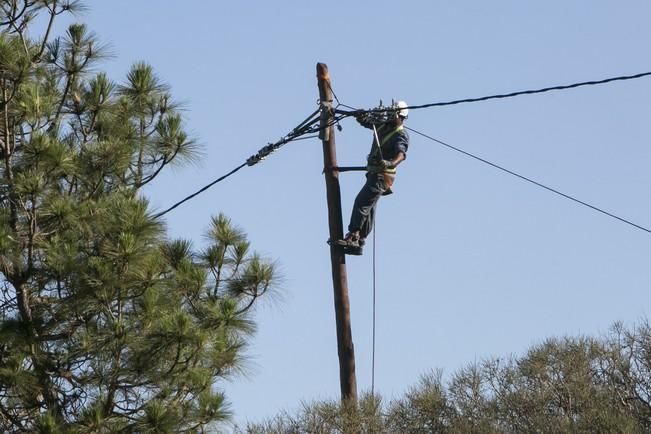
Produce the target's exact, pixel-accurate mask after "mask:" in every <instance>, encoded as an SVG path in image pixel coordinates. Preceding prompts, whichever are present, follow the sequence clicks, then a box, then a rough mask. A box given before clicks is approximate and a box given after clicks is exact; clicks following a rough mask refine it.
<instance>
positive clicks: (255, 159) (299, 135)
mask: <svg viewBox="0 0 651 434" xmlns="http://www.w3.org/2000/svg"><path fill="white" fill-rule="evenodd" d="M319 112H320V110H316V111H315V112H314V113H312V114H311V115H310V116H308V117H307V118H306V119H305V120H304V121H303V122H301V123H300V124H298V126H296V127H295V128H294V129H293V130H292V131H291V132H289V133H288V134H287V135H285V136H284V137H282V138H281V139H280V140H278V141H277V142H275V143H269V144H268V145H267V146H264V147H263V148H261V149H260V150H258V152H257V153H256V154H254V155H252V156H250V157H249V158H248V159H247V160H246V161H245V162H244V163H242V164H240V165H239V166H237V167H236V168H234V169H233V170H231V171H230V172H228V173H227V174H225V175H223V176H220V177H219V178H217V179H215V180H214V181H212V182H210V183H208V184H206V185H205V186H203V187H201V188H200V189H199V190H197V191H195V192H194V193H192V194H190V195H188V196H186V197H184V198H183V199H181V200H179V201H178V202H176V203H174V205H172V206H170V207H169V208H167V209H165V210H164V211H161V212H159V213H158V214H156V215H155V216H154V218H155V219H157V218H160V217H162V216H164V215H165V214H167V213H168V212H170V211H172V210H174V209H176V208H178V207H179V206H181V205H182V204H184V203H185V202H187V201H189V200H191V199H193V198H195V197H197V196H198V195H200V194H201V193H203V192H204V191H206V190H208V189H209V188H210V187H212V186H213V185H215V184H217V183H219V182H221V181H223V180H225V179H226V178H228V177H229V176H231V175H233V174H235V173H236V172H238V171H239V170H241V169H243V168H244V167H245V166H253V165H255V164H257V163H259V162H260V161H262V160H264V159H265V158H266V157H268V156H269V155H270V154H271V153H273V152H275V151H276V150H278V149H279V148H280V147H281V146H283V145H285V144H287V143H289V142H293V141H297V140H306V139H311V138H314V137H316V136H315V135H311V134H312V133H318V132H319V131H321V130H322V129H325V128H330V127H331V126H332V125H334V124H336V123H337V122H339V120H341V119H342V118H343V117H344V116H342V115H340V116H338V117H335V118H334V119H333V120H332V121H331V122H328V123H327V124H326V125H325V126H323V127H319V126H315V124H316V123H317V122H319V117H318V116H317V115H318V114H319Z"/></svg>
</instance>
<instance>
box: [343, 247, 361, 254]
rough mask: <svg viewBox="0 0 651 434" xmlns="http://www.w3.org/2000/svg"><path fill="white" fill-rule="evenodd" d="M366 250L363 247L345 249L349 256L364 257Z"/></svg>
mask: <svg viewBox="0 0 651 434" xmlns="http://www.w3.org/2000/svg"><path fill="white" fill-rule="evenodd" d="M363 252H364V249H363V248H362V246H361V245H358V246H349V247H344V253H345V254H347V255H354V256H362V254H363Z"/></svg>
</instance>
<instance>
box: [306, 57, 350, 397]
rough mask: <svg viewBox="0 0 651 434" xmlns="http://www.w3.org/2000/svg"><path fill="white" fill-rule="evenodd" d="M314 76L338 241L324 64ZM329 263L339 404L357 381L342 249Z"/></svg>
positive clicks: (340, 226)
mask: <svg viewBox="0 0 651 434" xmlns="http://www.w3.org/2000/svg"><path fill="white" fill-rule="evenodd" d="M316 77H317V82H318V85H319V101H320V102H321V123H320V126H321V129H320V132H319V138H320V139H321V140H322V141H323V166H324V168H325V170H324V171H323V173H324V175H325V183H326V194H327V199H328V226H329V228H330V239H331V240H333V241H334V240H339V239H341V238H342V237H343V232H344V231H343V222H342V217H341V189H340V188H339V174H338V173H337V172H336V171H333V170H330V169H331V168H333V167H337V152H336V148H335V129H334V126H333V125H331V126H329V127H326V125H328V123H329V122H330V121H331V120H332V118H333V113H332V87H331V82H330V76H329V75H328V66H327V65H326V64H325V63H317V64H316ZM330 261H331V263H332V286H333V289H334V296H335V320H336V322H337V351H338V353H339V382H340V385H341V399H342V401H348V400H352V401H357V379H356V377H355V349H354V347H353V334H352V331H351V328H350V301H349V299H348V280H347V277H346V255H345V254H344V252H343V249H342V248H340V247H337V246H335V245H334V244H333V243H331V245H330Z"/></svg>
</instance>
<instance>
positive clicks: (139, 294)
mask: <svg viewBox="0 0 651 434" xmlns="http://www.w3.org/2000/svg"><path fill="white" fill-rule="evenodd" d="M81 9H83V5H82V4H81V3H80V2H78V1H71V0H1V1H0V116H1V119H0V279H1V286H0V303H1V306H2V309H1V310H0V430H1V431H3V432H26V431H30V432H33V431H37V432H52V433H54V432H56V433H65V432H143V433H144V432H152V433H153V432H156V433H162V432H198V431H202V430H203V429H205V428H206V427H208V426H209V425H210V424H211V423H214V422H216V421H220V420H224V419H225V418H226V417H227V416H228V406H227V403H226V400H225V396H224V394H223V392H221V391H220V390H219V389H217V387H216V382H217V381H218V380H219V379H222V378H225V377H226V376H228V375H229V374H231V373H233V372H236V371H237V370H238V369H239V368H240V367H241V358H242V349H243V348H244V346H245V344H246V339H247V336H248V335H249V334H250V333H251V332H252V331H253V330H254V323H253V322H252V320H251V318H250V311H251V308H252V307H253V306H254V305H255V302H256V300H258V299H259V297H260V296H262V295H263V294H264V293H265V292H267V291H268V290H269V288H270V287H272V286H273V284H274V281H275V272H274V266H273V263H271V262H269V261H266V260H263V259H262V258H260V257H259V256H258V255H257V254H255V253H254V252H253V251H252V250H251V247H250V244H249V242H248V241H247V238H246V235H245V234H244V233H243V232H242V231H241V230H239V229H238V228H237V227H236V226H235V225H234V224H233V223H232V222H231V221H230V220H229V219H228V218H227V217H225V216H224V215H218V216H215V217H213V218H212V220H211V221H209V222H207V224H206V226H207V227H208V229H207V233H206V235H207V237H206V239H207V242H206V245H205V246H200V247H195V246H193V244H192V243H191V242H190V241H187V240H174V239H169V238H168V237H167V235H166V228H165V225H164V222H163V221H160V220H158V219H156V218H154V217H153V216H152V212H151V211H150V209H149V206H148V202H147V199H146V197H144V196H143V194H142V191H141V189H142V187H143V186H145V185H147V184H149V183H152V182H155V181H156V180H157V178H158V176H159V175H160V174H161V173H162V172H163V171H164V170H165V169H167V168H168V167H170V166H171V165H174V164H184V163H188V162H191V161H193V159H194V158H196V156H197V152H198V147H197V146H196V144H195V142H194V141H193V139H192V138H191V137H190V136H189V135H188V134H187V133H186V132H185V130H184V125H183V119H182V117H181V115H180V114H179V111H178V104H177V103H176V102H175V99H174V98H173V97H172V95H171V92H170V89H169V87H168V86H167V85H166V84H165V83H164V82H163V81H162V80H161V79H160V78H159V77H158V76H157V75H156V73H155V71H154V70H153V68H152V67H151V66H150V65H148V64H146V63H144V62H140V63H136V64H134V65H133V66H132V68H131V70H130V71H129V72H128V74H127V76H126V77H125V78H124V79H123V80H122V81H119V82H114V81H112V80H111V79H110V78H109V77H108V76H107V75H106V74H104V73H102V72H97V70H96V68H98V66H99V64H100V61H101V60H103V59H104V58H105V47H104V46H103V44H102V43H100V42H99V41H98V39H97V37H96V36H95V35H94V34H93V33H92V32H90V31H89V30H88V29H87V28H86V26H85V25H83V24H72V25H70V26H69V27H68V29H67V31H66V32H65V34H63V35H60V36H54V35H52V28H53V22H54V21H55V20H56V19H57V17H59V16H61V15H62V14H68V13H74V12H78V11H79V10H81Z"/></svg>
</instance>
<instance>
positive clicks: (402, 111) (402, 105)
mask: <svg viewBox="0 0 651 434" xmlns="http://www.w3.org/2000/svg"><path fill="white" fill-rule="evenodd" d="M395 107H396V108H397V109H398V116H400V117H401V118H406V117H407V115H408V114H409V109H408V108H407V107H409V105H408V104H407V103H406V102H404V101H398V102H397V103H395Z"/></svg>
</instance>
